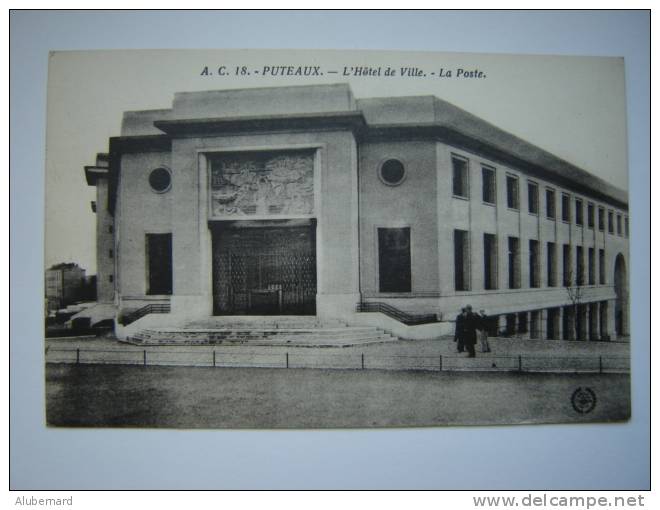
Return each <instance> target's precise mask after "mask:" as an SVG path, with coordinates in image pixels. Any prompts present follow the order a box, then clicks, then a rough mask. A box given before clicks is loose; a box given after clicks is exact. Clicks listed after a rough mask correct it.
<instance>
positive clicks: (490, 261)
mask: <svg viewBox="0 0 660 510" xmlns="http://www.w3.org/2000/svg"><path fill="white" fill-rule="evenodd" d="M496 288H497V237H496V236H495V235H493V234H484V289H486V290H494V289H496Z"/></svg>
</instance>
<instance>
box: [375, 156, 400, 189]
mask: <svg viewBox="0 0 660 510" xmlns="http://www.w3.org/2000/svg"><path fill="white" fill-rule="evenodd" d="M379 175H380V179H381V180H382V181H383V182H384V183H385V184H388V185H389V186H396V185H397V184H401V183H402V182H403V180H404V179H405V177H406V169H405V167H404V166H403V163H401V161H399V160H398V159H388V160H387V161H385V162H384V163H383V164H382V165H381V166H380V174H379Z"/></svg>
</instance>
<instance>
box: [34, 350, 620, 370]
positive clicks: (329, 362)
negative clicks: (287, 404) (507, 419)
mask: <svg viewBox="0 0 660 510" xmlns="http://www.w3.org/2000/svg"><path fill="white" fill-rule="evenodd" d="M46 362H47V363H65V364H108V365H143V366H147V365H149V366H191V367H243V368H319V369H338V370H346V369H353V370H358V369H359V370H365V369H372V370H373V369H376V370H412V371H433V372H445V371H450V372H549V373H600V374H602V373H629V372H630V359H629V358H628V357H626V356H534V355H517V356H515V355H514V356H511V355H509V356H504V355H502V356H490V355H489V356H477V357H476V358H466V357H464V356H458V355H445V354H443V355H380V354H368V353H367V354H365V353H364V352H353V353H327V352H320V353H315V354H308V353H300V352H289V351H285V352H282V351H279V352H273V353H265V354H264V353H244V352H243V353H241V352H231V349H224V350H217V349H212V350H211V349H204V348H193V349H190V348H188V349H180V350H179V349H177V350H176V351H174V350H170V349H168V350H163V349H148V348H147V349H139V348H136V349H93V348H90V349H80V348H56V347H48V348H47V349H46Z"/></svg>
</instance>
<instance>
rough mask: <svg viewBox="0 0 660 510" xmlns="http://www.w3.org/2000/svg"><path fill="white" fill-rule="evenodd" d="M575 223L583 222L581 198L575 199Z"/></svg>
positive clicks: (580, 223)
mask: <svg viewBox="0 0 660 510" xmlns="http://www.w3.org/2000/svg"><path fill="white" fill-rule="evenodd" d="M575 224H576V225H582V224H583V219H582V200H580V199H579V198H576V199H575Z"/></svg>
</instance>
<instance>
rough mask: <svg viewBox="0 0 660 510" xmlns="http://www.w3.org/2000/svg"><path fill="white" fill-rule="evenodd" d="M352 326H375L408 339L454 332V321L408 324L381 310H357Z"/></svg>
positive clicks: (427, 337)
mask: <svg viewBox="0 0 660 510" xmlns="http://www.w3.org/2000/svg"><path fill="white" fill-rule="evenodd" d="M350 324H351V326H374V327H378V328H381V329H384V330H385V331H387V332H388V333H391V334H393V335H395V336H398V337H399V338H404V339H406V340H428V339H433V338H438V337H441V336H447V335H453V334H454V323H453V322H433V323H431V324H420V325H417V326H407V325H405V324H403V323H401V322H399V321H397V320H394V319H392V318H390V317H388V316H387V315H385V314H383V313H380V312H357V313H354V314H353V316H352V317H351V319H350Z"/></svg>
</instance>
